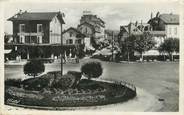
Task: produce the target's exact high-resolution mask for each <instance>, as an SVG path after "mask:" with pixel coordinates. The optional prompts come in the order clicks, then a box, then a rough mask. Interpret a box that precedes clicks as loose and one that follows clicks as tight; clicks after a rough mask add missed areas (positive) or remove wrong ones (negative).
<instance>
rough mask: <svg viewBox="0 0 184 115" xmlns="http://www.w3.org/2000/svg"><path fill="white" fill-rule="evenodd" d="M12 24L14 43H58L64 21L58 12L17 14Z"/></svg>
mask: <svg viewBox="0 0 184 115" xmlns="http://www.w3.org/2000/svg"><path fill="white" fill-rule="evenodd" d="M8 20H9V21H12V22H13V36H15V37H14V43H28V44H29V43H35V44H52V43H60V42H61V41H60V40H61V29H62V24H64V20H63V18H62V15H61V13H60V12H26V11H25V12H19V13H17V14H16V15H14V16H13V17H11V18H9V19H8Z"/></svg>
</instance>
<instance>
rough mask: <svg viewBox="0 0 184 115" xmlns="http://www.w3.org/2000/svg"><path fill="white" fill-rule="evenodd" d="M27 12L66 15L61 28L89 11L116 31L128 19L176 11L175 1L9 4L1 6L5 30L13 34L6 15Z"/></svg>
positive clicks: (147, 18)
mask: <svg viewBox="0 0 184 115" xmlns="http://www.w3.org/2000/svg"><path fill="white" fill-rule="evenodd" d="M20 9H21V10H22V11H25V10H27V11H28V12H55V11H56V12H58V11H61V12H63V13H64V14H65V17H64V20H65V23H66V24H65V25H64V28H65V29H66V28H68V27H71V26H72V27H77V25H78V24H79V20H80V18H81V16H82V15H83V11H91V12H92V14H95V15H97V16H98V17H100V18H101V19H102V20H104V21H105V23H106V24H105V26H106V29H114V30H119V28H120V26H121V25H127V24H128V23H129V22H130V21H131V22H135V21H138V22H141V20H142V21H143V22H145V23H146V22H148V20H149V19H150V15H151V12H153V16H155V15H156V13H157V12H158V11H159V12H160V13H161V14H162V13H174V14H179V6H178V3H177V2H161V3H158V2H157V3H140V2H138V3H90V4H89V3H86V2H85V3H43V2H42V3H8V4H6V7H4V22H5V23H4V31H5V32H7V33H9V34H12V22H10V21H7V19H8V18H10V17H11V16H13V15H15V14H16V13H17V12H18V11H19V10H20Z"/></svg>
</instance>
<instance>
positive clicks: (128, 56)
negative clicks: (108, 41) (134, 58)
mask: <svg viewBox="0 0 184 115" xmlns="http://www.w3.org/2000/svg"><path fill="white" fill-rule="evenodd" d="M127 59H128V62H129V61H130V54H129V52H127Z"/></svg>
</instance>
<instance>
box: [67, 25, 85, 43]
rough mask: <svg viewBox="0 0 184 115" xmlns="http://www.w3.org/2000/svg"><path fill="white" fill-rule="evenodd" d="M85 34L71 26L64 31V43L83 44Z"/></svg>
mask: <svg viewBox="0 0 184 115" xmlns="http://www.w3.org/2000/svg"><path fill="white" fill-rule="evenodd" d="M84 38H85V35H84V34H82V33H81V32H80V31H78V30H77V29H76V28H73V27H70V28H68V29H67V30H65V31H63V44H65V45H83V44H84Z"/></svg>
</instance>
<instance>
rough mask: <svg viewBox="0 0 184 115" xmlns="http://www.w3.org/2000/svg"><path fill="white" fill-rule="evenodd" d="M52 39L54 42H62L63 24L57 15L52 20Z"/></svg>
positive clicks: (50, 40) (51, 41)
mask: <svg viewBox="0 0 184 115" xmlns="http://www.w3.org/2000/svg"><path fill="white" fill-rule="evenodd" d="M49 32H50V37H49V38H50V39H49V42H50V43H51V44H52V43H61V24H60V22H59V20H58V18H57V16H55V17H54V18H53V19H52V21H51V22H50V31H49Z"/></svg>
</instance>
